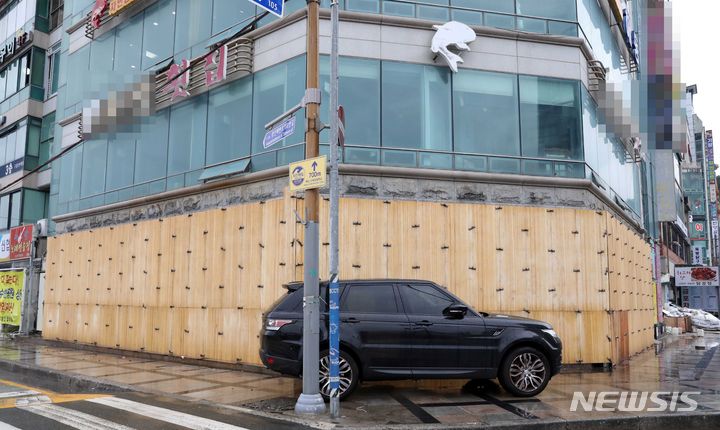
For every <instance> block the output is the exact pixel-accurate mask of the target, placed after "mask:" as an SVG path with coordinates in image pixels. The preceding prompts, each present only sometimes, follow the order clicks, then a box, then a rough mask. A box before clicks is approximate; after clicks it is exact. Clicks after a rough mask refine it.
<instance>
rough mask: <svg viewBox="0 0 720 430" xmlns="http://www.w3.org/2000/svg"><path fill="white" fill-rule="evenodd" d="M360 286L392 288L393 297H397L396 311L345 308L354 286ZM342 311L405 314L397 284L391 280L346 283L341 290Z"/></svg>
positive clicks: (366, 313) (365, 313) (369, 313)
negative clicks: (363, 310) (351, 309)
mask: <svg viewBox="0 0 720 430" xmlns="http://www.w3.org/2000/svg"><path fill="white" fill-rule="evenodd" d="M360 286H363V287H365V286H368V287H370V288H388V289H390V291H391V293H392V296H393V298H394V299H395V312H394V313H388V312H367V311H365V312H360V311H350V310H346V309H343V308H344V306H345V304H346V303H347V300H348V298H349V297H350V293H351V292H352V291H353V290H352V289H353V288H354V287H360ZM340 293H341V296H340V304H339V308H340V312H341V313H348V314H363V315H402V314H404V313H405V312H404V309H403V308H402V305H401V303H400V299H399V297H398V292H397V291H396V286H395V284H393V283H389V282H382V281H378V282H348V283H345V284H344V288H343V289H342V291H340Z"/></svg>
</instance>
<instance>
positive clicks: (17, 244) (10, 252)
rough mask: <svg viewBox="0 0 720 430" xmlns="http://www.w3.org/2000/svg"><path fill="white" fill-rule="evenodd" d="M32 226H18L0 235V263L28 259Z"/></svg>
mask: <svg viewBox="0 0 720 430" xmlns="http://www.w3.org/2000/svg"><path fill="white" fill-rule="evenodd" d="M32 236H33V225H32V224H27V225H20V226H17V227H13V228H11V229H10V231H5V232H2V233H0V262H4V261H10V260H22V259H25V258H30V248H31V246H32Z"/></svg>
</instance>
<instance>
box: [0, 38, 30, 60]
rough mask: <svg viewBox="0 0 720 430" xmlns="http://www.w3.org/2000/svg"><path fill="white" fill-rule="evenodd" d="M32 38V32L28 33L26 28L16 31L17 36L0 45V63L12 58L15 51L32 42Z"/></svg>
mask: <svg viewBox="0 0 720 430" xmlns="http://www.w3.org/2000/svg"><path fill="white" fill-rule="evenodd" d="M31 39H32V35H31V33H28V32H26V31H25V30H18V32H17V33H15V37H13V38H12V39H10V40H9V41H8V42H7V43H5V44H4V45H2V46H0V65H2V64H3V63H4V62H5V60H8V59H10V58H12V56H13V55H14V54H15V51H19V50H20V48H22V47H23V46H25V45H26V44H27V43H28V42H30V40H31Z"/></svg>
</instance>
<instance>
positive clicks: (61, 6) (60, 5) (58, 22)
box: [48, 0, 65, 33]
mask: <svg viewBox="0 0 720 430" xmlns="http://www.w3.org/2000/svg"><path fill="white" fill-rule="evenodd" d="M53 3H56V4H55V5H53ZM53 6H54V7H53ZM64 11H65V0H50V1H49V2H48V32H49V33H51V32H52V31H53V30H55V29H56V28H59V27H61V26H62V23H63V15H64V13H63V12H64ZM53 17H57V18H56V19H55V22H53Z"/></svg>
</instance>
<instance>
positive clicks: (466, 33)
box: [430, 21, 477, 73]
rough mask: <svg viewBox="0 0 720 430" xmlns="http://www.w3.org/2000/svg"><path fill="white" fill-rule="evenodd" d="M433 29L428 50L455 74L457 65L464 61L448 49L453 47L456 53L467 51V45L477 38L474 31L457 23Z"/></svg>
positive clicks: (437, 26)
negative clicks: (434, 31) (433, 32)
mask: <svg viewBox="0 0 720 430" xmlns="http://www.w3.org/2000/svg"><path fill="white" fill-rule="evenodd" d="M433 28H434V29H435V30H436V33H435V36H433V38H432V43H431V45H430V50H431V51H432V52H433V53H435V54H437V55H439V56H441V57H442V59H443V60H445V63H447V65H448V67H450V70H452V71H453V72H455V73H457V71H458V64H459V63H463V62H464V61H463V59H462V57H460V55H458V54H456V53H454V52H452V51H450V47H451V46H454V47H455V49H456V50H458V51H469V50H470V47H469V46H468V45H467V44H468V43H470V42H473V41H475V38H476V37H477V35H476V34H475V30H473V29H472V28H470V27H468V26H467V25H465V24H463V23H461V22H457V21H450V22H447V23H445V24H443V25H433Z"/></svg>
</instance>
